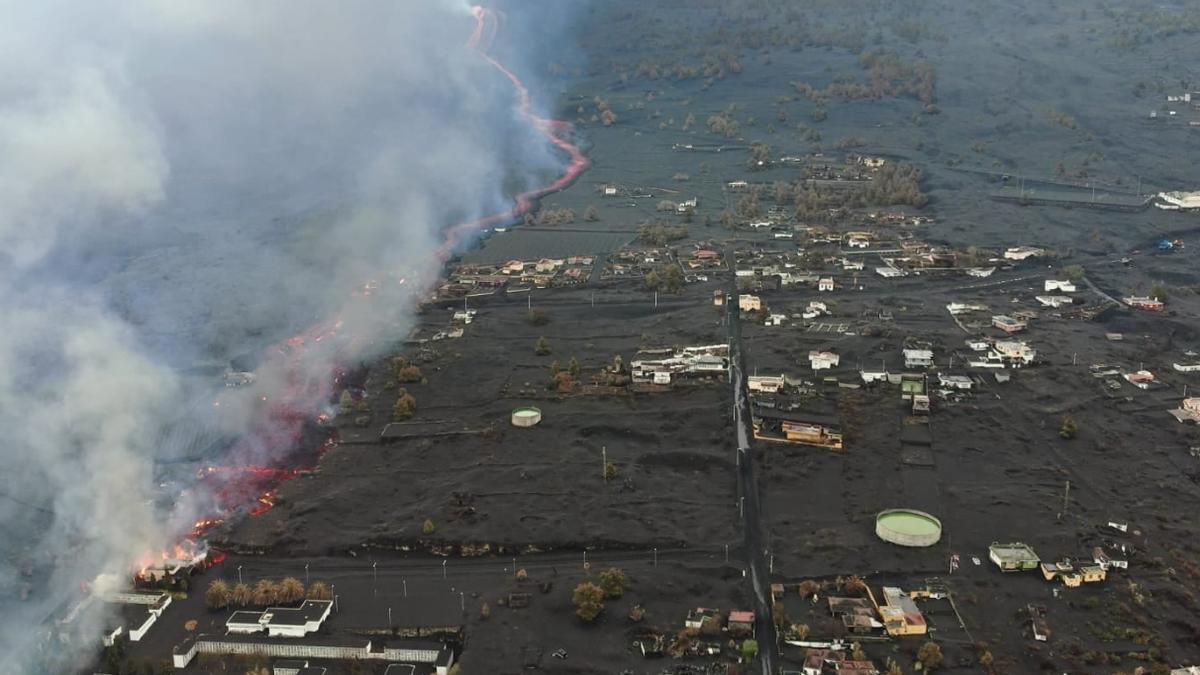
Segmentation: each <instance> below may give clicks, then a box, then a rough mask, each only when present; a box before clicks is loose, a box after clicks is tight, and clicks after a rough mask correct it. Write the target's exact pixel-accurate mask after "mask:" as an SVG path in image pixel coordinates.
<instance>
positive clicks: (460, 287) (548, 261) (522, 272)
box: [437, 255, 596, 299]
mask: <svg viewBox="0 0 1200 675" xmlns="http://www.w3.org/2000/svg"><path fill="white" fill-rule="evenodd" d="M595 262H596V257H595V256H591V255H573V256H568V257H566V258H540V259H538V260H510V261H508V262H506V263H503V264H500V265H474V264H464V265H459V266H458V267H457V268H455V269H454V270H453V271H452V272H451V273H450V275H449V277H448V279H447V281H446V282H445V283H443V284H442V285H441V286H440V287H439V288H438V292H437V295H438V297H439V298H441V299H452V298H463V297H471V296H477V295H478V296H483V295H492V294H494V293H497V292H499V291H501V290H502V289H506V288H507V289H511V290H516V289H517V287H523V288H526V289H527V288H550V287H554V286H571V285H574V284H580V283H583V282H585V281H587V280H588V277H589V276H590V275H591V273H592V266H593V265H594V264H595Z"/></svg>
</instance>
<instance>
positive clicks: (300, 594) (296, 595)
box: [278, 577, 304, 605]
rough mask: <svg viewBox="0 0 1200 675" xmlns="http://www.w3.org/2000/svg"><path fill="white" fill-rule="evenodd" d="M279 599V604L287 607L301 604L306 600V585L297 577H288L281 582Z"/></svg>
mask: <svg viewBox="0 0 1200 675" xmlns="http://www.w3.org/2000/svg"><path fill="white" fill-rule="evenodd" d="M278 597H279V602H280V603H283V604H285V605H288V604H291V603H293V602H299V601H300V600H303V599H304V584H302V583H300V580H299V579H297V578H295V577H287V578H286V579H284V580H283V581H281V582H279V589H278Z"/></svg>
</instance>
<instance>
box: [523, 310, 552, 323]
mask: <svg viewBox="0 0 1200 675" xmlns="http://www.w3.org/2000/svg"><path fill="white" fill-rule="evenodd" d="M525 319H526V320H527V321H528V322H529V323H530V324H532V325H534V326H545V325H546V324H548V323H550V317H549V316H548V315H547V314H546V310H544V309H541V308H534V309H531V310H529V313H528V314H526V315H525Z"/></svg>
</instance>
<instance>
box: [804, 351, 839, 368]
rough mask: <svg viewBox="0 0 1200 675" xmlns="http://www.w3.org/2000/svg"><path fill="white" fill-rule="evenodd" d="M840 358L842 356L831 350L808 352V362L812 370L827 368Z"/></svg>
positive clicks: (836, 362) (835, 363)
mask: <svg viewBox="0 0 1200 675" xmlns="http://www.w3.org/2000/svg"><path fill="white" fill-rule="evenodd" d="M841 360H842V357H840V356H838V355H837V354H834V353H833V352H823V351H811V352H809V353H808V362H809V363H810V364H811V365H812V369H813V370H829V369H830V368H833V367H834V366H836V365H837V364H838V363H840V362H841Z"/></svg>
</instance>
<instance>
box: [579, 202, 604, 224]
mask: <svg viewBox="0 0 1200 675" xmlns="http://www.w3.org/2000/svg"><path fill="white" fill-rule="evenodd" d="M583 219H584V220H586V221H588V222H589V223H594V222H596V221H597V220H600V211H599V209H597V208H596V205H595V204H589V205H588V207H587V209H586V210H584V212H583Z"/></svg>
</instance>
